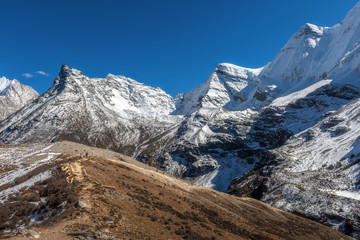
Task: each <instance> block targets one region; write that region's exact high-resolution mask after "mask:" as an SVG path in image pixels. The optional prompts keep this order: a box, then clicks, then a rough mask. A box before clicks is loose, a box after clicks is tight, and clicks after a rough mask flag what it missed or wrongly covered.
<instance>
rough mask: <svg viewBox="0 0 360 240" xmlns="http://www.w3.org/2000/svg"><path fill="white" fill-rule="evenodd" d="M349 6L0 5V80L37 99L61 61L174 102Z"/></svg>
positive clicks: (211, 1) (287, 0)
mask: <svg viewBox="0 0 360 240" xmlns="http://www.w3.org/2000/svg"><path fill="white" fill-rule="evenodd" d="M356 3H357V0H342V1H339V0H273V1H269V0H251V1H249V0H246V1H243V0H152V1H150V0H117V1H116V0H102V1H100V0H99V1H91V0H87V1H82V0H72V1H69V0H62V1H49V0H32V1H29V0H2V1H0V11H1V13H0V33H1V37H0V77H1V76H6V77H7V78H10V79H13V78H16V79H18V80H20V81H21V82H23V83H25V84H28V85H31V86H33V87H34V88H35V89H36V90H37V91H38V92H39V93H43V92H45V91H46V90H47V89H48V88H49V87H50V86H51V85H52V83H53V80H54V78H55V77H56V76H57V74H58V72H59V69H60V66H61V64H62V63H63V62H65V63H67V64H68V65H69V66H70V67H72V68H76V69H79V70H81V71H82V72H84V73H85V74H86V75H88V76H89V77H105V76H106V75H107V74H108V73H112V74H116V75H125V76H127V77H130V78H133V79H135V80H137V81H139V82H142V83H145V84H146V85H150V86H153V87H160V88H162V89H163V90H165V91H166V92H167V93H169V94H171V95H173V96H174V95H175V94H177V93H181V92H185V91H189V90H190V89H192V88H194V87H195V86H197V85H199V84H201V83H202V82H203V81H204V80H205V79H206V78H207V76H208V75H209V74H210V73H211V72H212V71H213V70H214V68H215V67H216V65H217V64H218V63H221V62H229V63H233V64H236V65H240V66H244V67H254V68H257V67H261V66H263V65H265V64H266V63H268V62H269V61H271V60H272V59H273V57H275V55H276V54H277V52H278V51H279V50H280V49H281V48H282V46H283V45H284V44H285V43H286V42H287V40H288V39H289V38H290V37H291V35H292V34H293V33H295V32H296V31H297V30H298V29H299V28H300V27H301V26H302V25H303V24H305V23H306V22H310V23H313V24H316V25H320V26H332V25H334V24H336V23H338V22H340V21H341V20H342V19H343V18H344V17H345V15H346V14H347V12H348V11H350V9H351V8H352V7H353V6H354V5H355V4H356ZM37 71H42V72H44V73H47V74H48V76H46V75H45V74H44V73H43V74H40V73H36V72H37ZM25 73H29V74H31V75H33V77H30V78H26V77H25V76H24V75H23V74H25ZM29 76H30V75H29ZM29 76H28V77H29Z"/></svg>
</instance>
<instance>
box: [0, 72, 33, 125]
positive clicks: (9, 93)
mask: <svg viewBox="0 0 360 240" xmlns="http://www.w3.org/2000/svg"><path fill="white" fill-rule="evenodd" d="M38 96H39V94H38V93H37V92H36V91H35V90H34V89H33V88H32V87H30V86H27V85H23V84H21V83H20V82H19V81H17V80H8V79H6V78H5V77H2V78H0V121H1V120H3V119H5V118H6V117H8V116H9V115H11V114H13V113H14V112H16V111H17V110H19V109H20V108H22V107H24V106H25V105H27V104H29V103H30V102H32V101H33V100H34V99H36V98H37V97H38Z"/></svg>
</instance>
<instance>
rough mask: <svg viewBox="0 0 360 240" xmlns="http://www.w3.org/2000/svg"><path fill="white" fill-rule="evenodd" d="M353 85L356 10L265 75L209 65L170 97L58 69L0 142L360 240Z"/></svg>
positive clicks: (359, 88)
mask: <svg viewBox="0 0 360 240" xmlns="http://www.w3.org/2000/svg"><path fill="white" fill-rule="evenodd" d="M359 80H360V2H359V3H357V4H356V5H355V7H354V8H353V9H352V10H351V11H350V12H349V13H348V15H347V16H346V17H345V19H344V20H343V21H342V22H341V23H339V24H337V25H335V26H332V27H318V26H315V25H313V24H309V23H307V24H305V25H304V26H302V27H301V28H300V29H299V30H298V31H297V32H296V33H295V34H294V35H293V36H292V37H291V38H290V40H289V41H288V42H287V43H286V44H285V46H284V47H283V48H282V49H281V50H280V52H279V53H278V54H277V55H276V56H275V58H274V59H273V61H271V62H270V63H269V64H267V65H266V66H264V67H262V68H259V69H249V68H243V67H239V66H236V65H233V64H229V63H222V64H219V65H218V66H217V67H216V69H215V70H214V71H213V72H212V73H211V74H210V76H209V77H208V78H207V79H206V81H205V82H204V83H203V84H201V85H199V86H198V87H196V88H194V89H193V90H191V91H189V92H186V93H183V94H178V95H177V96H176V97H175V98H172V97H171V96H170V95H168V94H166V93H165V92H164V91H162V90H161V89H159V88H152V87H149V86H145V85H143V84H141V83H138V82H136V81H135V80H132V79H129V78H126V77H124V76H114V75H111V74H109V75H108V76H107V77H106V78H104V79H100V78H89V77H87V76H86V75H85V74H83V73H82V72H80V71H78V70H76V69H71V68H69V67H68V66H67V65H66V64H64V65H62V67H61V69H60V73H59V76H58V77H57V78H56V79H55V81H54V84H53V86H52V87H51V88H50V89H49V90H48V91H46V92H45V93H44V94H42V95H41V96H39V97H38V98H36V99H35V100H33V101H32V102H31V103H29V104H27V105H26V104H24V105H25V106H24V107H22V106H21V107H22V108H21V107H20V105H19V104H17V106H18V109H16V110H12V112H11V111H9V113H8V114H7V118H6V119H4V120H2V121H0V142H2V143H6V144H19V143H30V142H57V141H62V140H70V141H74V142H79V143H83V144H87V145H90V146H95V147H101V148H107V149H111V150H114V151H117V152H120V153H123V154H126V155H128V156H131V157H133V158H136V159H137V160H139V161H141V162H144V163H147V164H150V165H153V166H156V167H158V168H161V169H163V170H164V171H165V172H167V173H170V174H172V175H174V176H177V177H181V178H183V179H186V180H188V181H190V182H192V183H194V184H196V185H200V186H206V187H210V188H214V189H216V190H219V191H223V192H226V191H227V192H228V193H231V194H235V195H238V196H251V197H254V198H257V199H261V200H262V201H264V202H266V203H269V204H271V205H273V206H276V207H278V208H281V209H284V210H287V211H290V212H294V213H297V214H300V215H302V216H305V217H308V218H312V219H315V220H317V221H320V222H322V223H324V224H326V225H329V226H331V227H333V228H335V229H337V230H339V231H341V232H344V233H346V234H349V235H351V236H353V237H356V238H358V239H360V219H359V213H360V212H359V210H358V209H359V200H360V194H359V193H358V190H359V186H360V182H359V180H360V174H359V162H360V160H359V159H360V148H359V147H358V140H357V139H358V137H359V132H358V112H359V110H360V109H359V108H360V105H359V98H360V81H359ZM3 81H4V80H3ZM14 81H15V80H14ZM4 82H6V81H4ZM6 84H7V86H10V85H9V83H6ZM6 84H3V85H4V86H5V85H6ZM3 85H2V84H1V81H0V87H1V86H3ZM21 86H22V85H21ZM4 89H9V90H7V92H9V91H10V87H4V88H3V90H1V88H0V98H1V96H2V95H3V92H4ZM29 92H31V91H30V90H29V91H28V92H27V94H24V95H28V96H31V97H29V98H28V99H25V98H24V99H22V102H24V103H27V102H29V101H31V100H32V99H34V95H31V94H29ZM0 101H1V100H0ZM0 106H1V105H0ZM3 106H5V108H6V107H7V106H10V105H8V104H4V105H3ZM20 108H21V109H20ZM9 109H11V107H9ZM17 110H18V111H17ZM14 111H16V112H15V113H14V114H12V115H9V114H11V113H13V112H14ZM5 117H6V116H4V118H5Z"/></svg>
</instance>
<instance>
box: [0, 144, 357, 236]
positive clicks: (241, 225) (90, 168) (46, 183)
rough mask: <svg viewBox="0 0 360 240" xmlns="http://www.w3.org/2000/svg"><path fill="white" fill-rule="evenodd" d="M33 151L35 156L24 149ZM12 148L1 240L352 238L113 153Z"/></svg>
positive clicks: (65, 147)
mask: <svg viewBox="0 0 360 240" xmlns="http://www.w3.org/2000/svg"><path fill="white" fill-rule="evenodd" d="M35 148H38V151H37V152H36V154H35V155H34V154H25V151H26V150H27V149H33V150H34V149H35ZM9 152H12V156H15V153H18V154H19V156H20V155H21V154H20V153H22V156H23V158H22V160H21V162H16V161H10V160H11V158H10V157H9V158H8V159H10V160H9V162H8V163H4V161H3V162H2V163H1V164H2V165H1V172H0V178H1V180H2V181H1V186H0V200H1V203H0V204H1V206H0V207H1V209H2V211H1V212H0V224H1V225H0V229H1V230H2V231H1V234H2V235H1V237H2V238H11V239H31V238H36V237H37V238H39V239H62V240H65V239H166V240H167V239H341V238H342V239H351V238H350V237H347V236H345V235H342V234H341V233H339V232H336V231H335V230H333V229H331V228H328V227H326V226H323V225H321V224H318V223H315V222H313V221H310V220H307V219H304V218H301V217H298V216H296V215H293V214H290V213H287V212H284V211H281V210H278V209H276V208H273V207H271V206H269V205H267V204H264V203H262V202H259V201H257V200H254V199H250V198H239V197H235V196H231V195H228V194H225V193H220V192H217V191H215V190H212V189H208V188H204V187H198V186H193V185H191V184H189V183H187V182H185V181H183V180H179V179H175V178H173V177H170V176H168V175H165V174H163V173H161V172H158V171H157V170H155V169H153V168H151V167H149V166H146V165H143V164H141V163H138V162H137V161H135V160H133V159H131V158H128V157H125V156H123V155H120V154H117V153H114V152H111V151H107V150H103V149H96V148H90V147H86V146H84V145H80V144H75V143H71V142H61V143H57V144H53V145H46V146H44V144H41V145H37V144H32V145H20V146H11V147H10V146H1V147H0V154H2V155H1V156H5V153H9ZM86 153H88V157H86V156H85V157H84V156H83V157H81V155H85V154H86ZM8 156H9V155H8ZM50 156H54V157H53V158H51V157H50ZM36 157H37V158H36ZM16 159H19V158H16ZM44 159H48V161H44ZM21 169H22V170H21ZM24 169H28V170H26V171H24ZM14 173H18V175H17V176H16V177H15V178H14V179H12V180H11V182H10V181H9V182H5V180H6V179H8V180H9V179H11V176H12V175H11V174H14ZM44 176H46V177H44ZM4 193H6V194H5V195H4ZM15 209H16V210H15Z"/></svg>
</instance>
